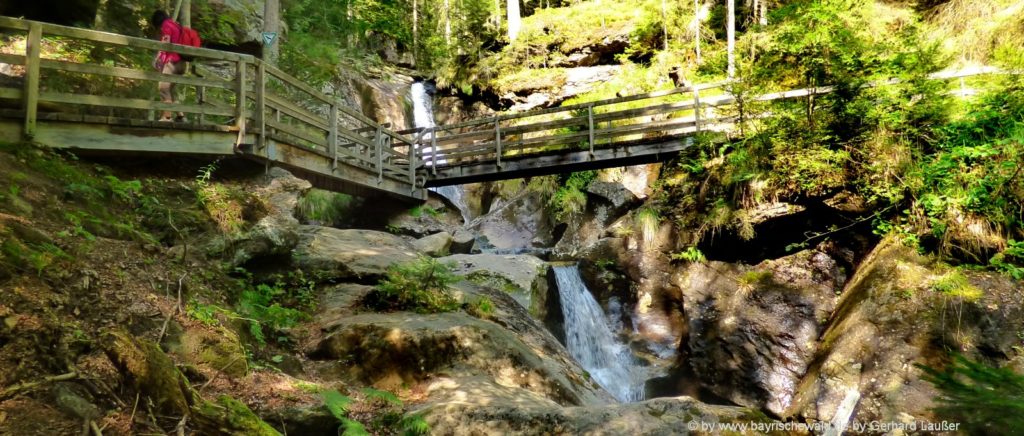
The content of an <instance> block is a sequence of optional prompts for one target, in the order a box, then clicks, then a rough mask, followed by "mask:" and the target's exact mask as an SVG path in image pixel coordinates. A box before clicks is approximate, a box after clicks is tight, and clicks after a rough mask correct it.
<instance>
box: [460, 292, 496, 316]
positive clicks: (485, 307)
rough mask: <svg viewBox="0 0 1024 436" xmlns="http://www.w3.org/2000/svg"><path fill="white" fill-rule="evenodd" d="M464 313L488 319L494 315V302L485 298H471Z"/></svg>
mask: <svg viewBox="0 0 1024 436" xmlns="http://www.w3.org/2000/svg"><path fill="white" fill-rule="evenodd" d="M466 312H468V313H469V314H470V315H473V316H475V317H477V318H485V319H486V318H490V316H491V315H492V314H493V313H494V302H493V301H491V299H490V298H489V297H487V296H479V297H476V298H473V299H471V300H470V301H469V303H467V305H466Z"/></svg>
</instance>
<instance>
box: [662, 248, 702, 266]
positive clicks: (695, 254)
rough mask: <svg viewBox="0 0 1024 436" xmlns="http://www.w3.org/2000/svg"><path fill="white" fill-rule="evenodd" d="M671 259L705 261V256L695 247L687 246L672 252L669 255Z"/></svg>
mask: <svg viewBox="0 0 1024 436" xmlns="http://www.w3.org/2000/svg"><path fill="white" fill-rule="evenodd" d="M669 257H670V258H671V259H672V260H682V261H686V262H701V263H703V262H707V260H708V259H707V258H706V257H704V253H703V252H701V251H700V249H699V248H697V247H687V248H686V249H685V250H683V251H680V252H678V253H672V255H671V256H669Z"/></svg>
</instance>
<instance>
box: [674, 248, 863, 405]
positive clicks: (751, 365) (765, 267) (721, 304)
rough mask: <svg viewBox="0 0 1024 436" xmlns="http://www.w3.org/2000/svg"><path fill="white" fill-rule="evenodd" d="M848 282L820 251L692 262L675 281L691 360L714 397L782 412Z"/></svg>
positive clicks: (811, 358) (675, 276) (805, 369)
mask: <svg viewBox="0 0 1024 436" xmlns="http://www.w3.org/2000/svg"><path fill="white" fill-rule="evenodd" d="M845 279H846V278H845V275H844V274H843V272H842V271H841V269H840V268H839V266H838V264H837V263H836V262H835V260H833V259H832V258H831V257H829V256H828V255H827V254H825V253H823V252H820V251H814V250H808V251H803V252H800V253H797V254H794V255H791V256H787V257H784V258H781V259H776V260H768V261H765V262H762V263H760V264H758V265H756V266H754V267H748V266H745V265H742V264H727V263H722V262H708V263H706V264H704V263H694V264H690V265H688V266H687V267H685V268H683V269H681V270H680V271H678V272H677V273H676V274H675V275H674V276H673V278H672V280H673V282H675V283H676V284H677V285H678V286H679V288H680V289H682V296H683V307H684V310H685V316H686V319H687V320H688V323H689V326H688V327H689V339H688V342H687V345H688V348H689V351H690V356H689V362H688V363H689V365H690V366H691V367H692V369H693V371H694V373H695V374H696V376H697V378H698V379H699V380H700V382H701V383H702V384H703V385H704V386H706V387H707V388H708V389H710V390H711V391H712V392H714V393H715V394H717V395H719V396H722V397H724V398H727V399H729V400H730V401H732V402H734V403H736V404H740V405H744V406H749V407H757V408H761V407H763V408H765V409H767V410H769V411H771V412H772V413H775V414H780V415H781V414H782V413H783V412H784V410H785V409H786V408H787V407H789V405H790V404H791V402H792V400H793V396H794V395H795V393H796V385H797V384H798V383H799V380H800V379H801V377H803V375H804V374H805V373H806V372H807V368H808V367H809V365H810V364H811V361H812V360H813V358H814V352H815V350H816V348H817V339H818V337H819V336H820V335H821V333H822V332H823V331H824V329H825V323H826V322H827V321H828V319H829V316H830V315H831V314H832V313H833V311H834V310H835V308H836V304H837V302H838V295H839V293H840V292H841V290H842V286H843V283H844V282H845Z"/></svg>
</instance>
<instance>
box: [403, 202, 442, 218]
mask: <svg viewBox="0 0 1024 436" xmlns="http://www.w3.org/2000/svg"><path fill="white" fill-rule="evenodd" d="M423 214H427V215H430V216H432V217H434V218H437V217H439V216H441V215H444V207H439V208H437V209H434V208H432V207H430V206H427V205H425V204H421V205H418V206H415V207H413V208H412V209H409V215H410V216H413V217H415V218H419V217H421V216H423Z"/></svg>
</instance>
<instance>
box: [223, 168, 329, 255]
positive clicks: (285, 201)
mask: <svg viewBox="0 0 1024 436" xmlns="http://www.w3.org/2000/svg"><path fill="white" fill-rule="evenodd" d="M311 187H312V185H311V184H310V183H309V182H307V181H305V180H302V179H300V178H298V177H295V176H293V175H292V174H291V173H289V172H288V171H285V170H283V169H281V168H277V167H274V168H271V169H270V171H269V172H268V173H267V176H266V179H264V183H263V184H262V185H261V186H259V187H258V188H257V189H256V192H255V195H256V197H257V198H259V199H261V200H262V202H263V203H264V204H266V206H267V215H266V216H264V217H263V218H261V219H260V220H259V221H258V222H256V224H255V225H254V226H253V227H252V228H251V229H249V230H248V231H247V232H246V233H245V234H243V235H242V236H240V237H239V238H237V239H235V240H233V241H231V243H230V245H231V247H232V248H233V250H234V255H233V256H232V264H233V265H241V264H243V263H245V262H247V261H249V260H252V259H254V258H258V257H265V256H276V255H287V254H289V253H290V252H291V250H292V248H294V247H295V244H296V243H298V240H299V221H298V220H297V219H296V218H295V207H296V205H297V204H298V202H299V197H300V196H301V195H302V193H304V192H306V191H307V190H309V189H310V188H311Z"/></svg>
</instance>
